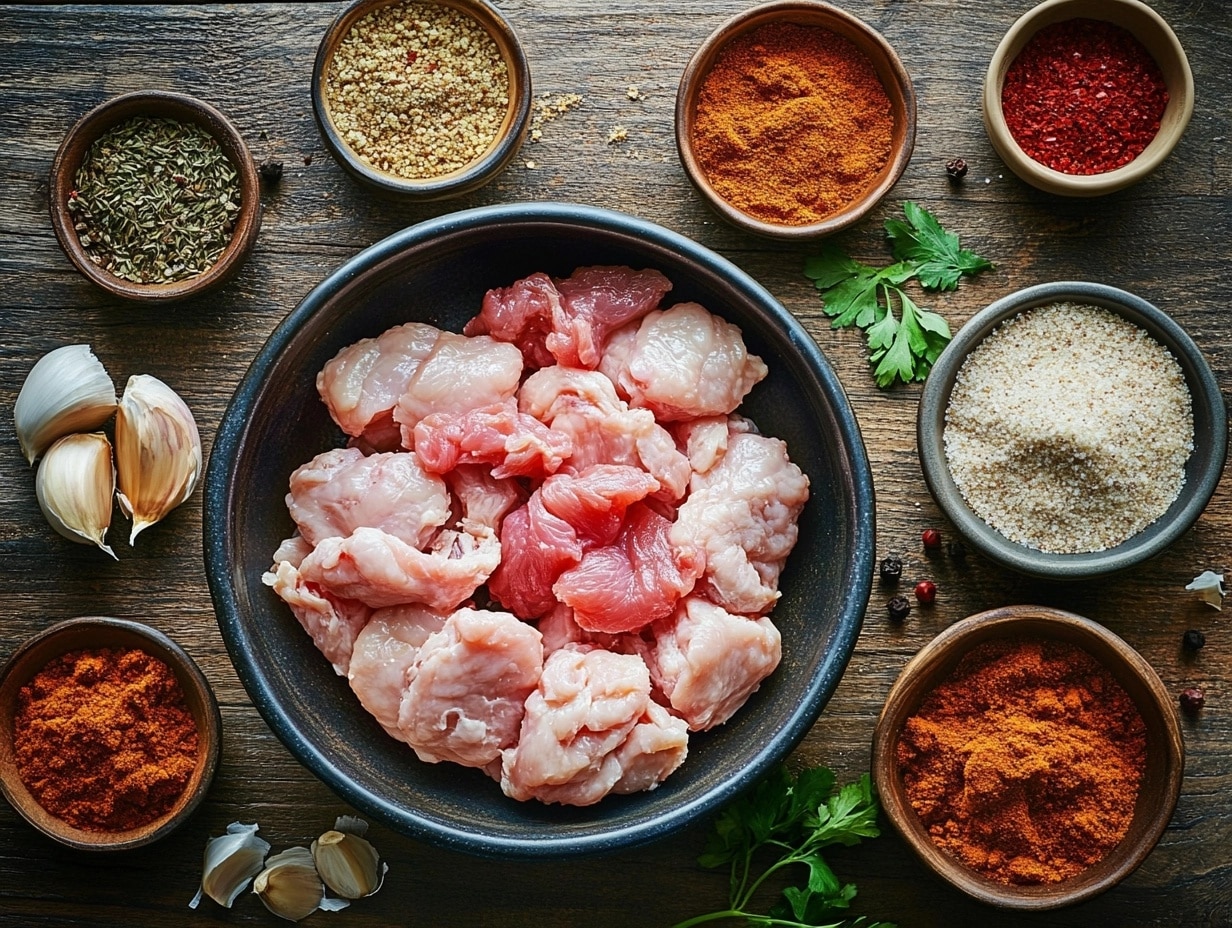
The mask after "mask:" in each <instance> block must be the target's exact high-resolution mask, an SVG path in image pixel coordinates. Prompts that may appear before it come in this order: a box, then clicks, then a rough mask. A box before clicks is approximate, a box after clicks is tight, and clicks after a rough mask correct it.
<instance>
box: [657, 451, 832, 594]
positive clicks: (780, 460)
mask: <svg viewBox="0 0 1232 928" xmlns="http://www.w3.org/2000/svg"><path fill="white" fill-rule="evenodd" d="M741 427H743V426H741ZM690 486H691V489H690V492H689V496H688V498H687V499H686V500H685V501H684V503H682V504H681V506H680V509H679V511H678V513H677V516H676V521H675V523H674V524H673V525H672V529H671V533H670V538H671V543H672V544H673V545H674V546H677V547H679V548H682V549H687V550H693V551H700V552H702V556H703V557H704V560H705V573H704V575H703V582H699V584H698V588H699V590H702V591H704V593H705V595H706V596H707V597H708V598H710V599H712V600H713V601H714V602H715V603H717V604H718V605H720V606H723V607H724V608H725V609H727V610H729V611H731V612H740V613H745V614H748V615H760V614H762V613H765V612H768V611H769V610H770V609H772V608H773V607H774V604H775V602H777V601H778V598H779V592H778V580H779V574H780V573H781V572H782V569H783V564H784V562H785V561H786V560H787V555H788V554H790V553H791V549H792V548H793V547H794V546H795V544H796V539H797V537H798V536H799V529H798V527H797V525H796V520H797V518H798V517H799V515H800V511H801V510H802V509H803V508H804V504H805V502H807V500H808V487H809V482H808V477H807V476H805V475H804V473H803V472H802V471H801V470H800V468H799V467H797V466H796V465H795V464H793V463H792V462H791V460H790V459H789V458H788V456H787V446H786V445H785V444H784V443H783V442H782V441H780V440H779V439H777V438H767V437H765V436H763V435H757V434H755V433H752V432H743V431H742V432H736V431H731V432H729V435H728V440H727V449H726V451H725V452H724V454H723V456H722V458H721V459H720V460H719V462H718V463H717V464H716V465H714V466H713V467H711V468H710V469H709V470H708V471H706V472H705V473H704V474H694V476H693V479H692V480H691V481H690Z"/></svg>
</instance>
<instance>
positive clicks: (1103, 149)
mask: <svg viewBox="0 0 1232 928" xmlns="http://www.w3.org/2000/svg"><path fill="white" fill-rule="evenodd" d="M1193 101H1194V82H1193V73H1192V71H1191V70H1190V68H1189V61H1188V59H1187V58H1186V57H1185V49H1184V48H1182V46H1181V43H1180V40H1179V39H1177V37H1176V33H1174V32H1173V31H1172V29H1171V27H1170V26H1169V25H1168V23H1167V22H1166V21H1165V20H1164V19H1163V17H1161V16H1160V15H1159V14H1158V13H1157V12H1155V11H1154V10H1153V9H1151V8H1150V7H1149V6H1147V5H1146V4H1145V3H1142V2H1140V0H1045V2H1043V3H1041V4H1039V5H1038V6H1036V7H1034V8H1032V9H1031V10H1029V11H1027V12H1026V13H1025V14H1023V15H1022V16H1021V17H1020V18H1019V19H1018V20H1017V21H1016V22H1015V23H1014V24H1013V25H1012V26H1011V27H1010V29H1009V31H1008V32H1006V34H1005V36H1004V38H1003V39H1002V40H1001V43H1000V45H998V46H997V50H996V52H995V53H994V54H993V57H992V61H991V62H990V63H989V66H988V72H987V74H986V76H985V78H984V100H983V102H984V127H985V129H986V130H987V132H988V138H989V140H990V141H991V142H992V145H993V148H995V149H996V151H997V154H999V155H1000V156H1001V159H1002V160H1003V161H1004V162H1005V164H1006V166H1007V167H1009V169H1010V170H1011V171H1013V172H1014V173H1015V174H1017V175H1018V176H1019V177H1020V178H1022V179H1023V180H1024V181H1026V182H1027V183H1029V184H1031V185H1032V186H1034V187H1037V188H1039V189H1040V190H1043V191H1046V192H1048V193H1054V194H1059V195H1062V196H1075V197H1094V196H1101V195H1103V194H1107V193H1112V192H1114V191H1117V190H1122V189H1124V188H1126V187H1129V186H1130V185H1132V184H1136V183H1138V182H1139V181H1141V180H1142V179H1143V178H1145V177H1146V176H1147V175H1149V174H1150V173H1151V172H1153V171H1154V170H1155V169H1156V168H1158V167H1159V166H1160V164H1161V163H1162V162H1163V161H1164V159H1166V158H1167V157H1168V155H1169V154H1170V153H1171V152H1172V150H1173V149H1174V148H1175V147H1176V144H1177V142H1179V141H1180V138H1181V136H1182V134H1183V133H1184V132H1185V127H1186V126H1187V125H1188V124H1189V119H1190V116H1191V115H1192V114H1193Z"/></svg>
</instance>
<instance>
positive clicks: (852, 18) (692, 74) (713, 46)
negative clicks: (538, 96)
mask: <svg viewBox="0 0 1232 928" xmlns="http://www.w3.org/2000/svg"><path fill="white" fill-rule="evenodd" d="M793 15H795V16H806V17H809V18H817V19H818V20H819V21H818V22H816V23H813V24H814V25H818V26H820V27H821V28H826V29H830V31H832V32H836V33H837V34H839V35H844V36H845V35H846V33H847V32H851V33H856V34H859V35H861V36H862V37H864V39H865V40H866V41H867V42H868V44H869V45H870V47H872V48H875V49H877V50H878V51H879V52H880V53H881V56H882V60H881V61H877V60H874V58H873V56H872V55H867V53H866V55H867V57H868V58H869V60H870V62H871V63H872V64H873V66H874V68H876V70H877V73H878V76H879V77H880V78H881V82H882V84H883V85H884V86H885V89H886V94H887V96H889V97H891V105H892V106H893V97H894V95H895V94H896V93H897V95H899V96H901V97H902V100H903V108H902V109H903V114H902V123H903V142H902V144H901V145H900V146H898V147H897V148H895V149H894V150H893V151H892V152H891V157H890V161H889V164H888V165H887V167H886V169H885V170H884V172H883V176H882V178H881V180H880V181H879V182H878V183H877V184H876V185H874V186H872V187H870V188H869V189H868V190H867V191H866V192H865V194H864V196H863V197H861V198H860V199H859V200H856V201H853V202H852V203H850V204H848V206H846V207H845V208H843V209H842V210H840V211H838V212H836V213H832V214H831V215H829V216H827V217H826V218H824V219H822V220H820V221H818V222H812V223H807V224H805V225H798V226H789V225H782V224H777V223H772V222H765V221H763V220H761V219H758V218H756V217H755V216H751V215H749V214H748V213H745V212H743V211H742V210H739V209H736V207H734V206H732V205H731V204H730V203H728V202H727V201H726V200H724V199H723V198H722V197H721V196H719V195H718V193H716V192H715V191H714V189H713V188H712V187H711V186H710V184H709V182H708V181H707V180H706V174H705V171H703V170H702V167H701V165H700V164H699V163H698V161H697V158H696V156H695V155H694V153H693V143H692V139H691V137H690V131H689V130H690V129H691V127H692V123H693V117H692V113H691V105H692V100H693V97H694V96H695V93H694V94H690V93H688V91H689V89H690V88H693V89H694V90H695V91H696V89H697V88H698V87H700V85H701V82H702V80H703V78H704V77H705V76H706V75H707V74H708V73H709V71H710V68H711V67H712V66H713V63H714V59H715V58H716V57H717V55H718V54H719V52H720V51H721V50H722V49H723V47H724V46H726V45H727V44H728V43H729V42H730V41H731V40H732V39H734V38H736V37H737V36H739V35H740V34H742V33H744V32H747V31H751V30H752V29H756V28H758V27H759V26H763V25H767V24H769V23H771V22H784V21H786V22H790V21H792V20H791V17H792V16H793ZM822 19H824V20H826V21H828V22H829V23H833V24H836V25H838V26H839V27H840V28H839V29H835V28H833V27H832V26H830V25H827V24H825V23H822V22H820V20H822ZM883 65H884V68H883ZM883 70H884V72H885V73H883ZM894 110H895V113H896V114H897V107H894ZM916 121H917V116H916V94H915V87H914V86H913V84H912V82H911V76H910V74H909V73H908V72H907V68H906V66H905V65H904V64H903V61H902V59H901V58H900V57H899V55H898V52H897V51H895V49H894V46H892V45H891V44H890V42H889V40H888V39H886V37H885V36H884V35H882V34H881V33H880V32H879V31H878V30H877V29H875V28H873V27H872V26H871V25H869V24H868V23H867V22H865V21H864V20H862V19H860V18H859V17H858V16H856V15H855V14H853V13H850V12H848V11H847V10H844V9H841V8H839V7H837V6H833V5H832V4H830V3H826V2H824V0H770V2H768V3H762V4H759V5H757V6H754V7H751V8H749V9H747V10H744V11H743V12H740V13H736V14H735V15H733V16H731V17H729V18H728V19H727V20H725V21H724V22H722V23H720V24H719V26H718V27H717V28H716V29H715V30H714V31H713V32H711V33H710V35H709V36H707V37H706V39H705V40H704V41H703V42H702V44H701V45H700V46H699V47H698V48H697V50H696V51H695V52H694V53H693V54H692V56H691V57H690V58H689V62H688V64H687V65H686V66H685V69H684V72H683V73H682V74H681V76H680V83H679V85H678V86H677V89H676V107H675V135H676V153H677V155H678V156H679V158H680V163H681V166H682V167H683V168H684V172H685V174H686V175H687V176H688V178H689V180H690V181H691V182H692V185H693V187H694V188H695V189H696V190H697V191H698V193H699V194H700V195H701V197H702V199H703V200H704V201H705V202H706V203H707V204H708V205H709V206H710V207H711V209H713V210H714V211H715V212H717V213H718V214H719V215H720V216H721V217H723V218H724V219H725V220H727V221H728V222H729V223H731V224H732V225H733V226H735V227H736V228H738V229H742V230H744V231H746V232H751V233H753V234H755V235H760V236H762V237H764V238H770V239H776V240H779V241H792V242H801V241H808V240H812V239H817V238H821V237H823V236H827V235H832V234H834V233H835V232H838V231H840V230H842V229H845V228H847V227H848V226H851V225H853V224H855V223H856V222H859V221H860V220H861V219H863V218H864V216H866V215H867V214H868V213H869V211H870V210H872V209H873V207H875V206H876V205H877V203H879V202H880V201H881V200H882V199H883V198H884V197H885V196H886V194H888V193H889V192H890V190H891V189H892V188H893V187H894V185H895V184H897V183H898V181H899V179H900V178H901V177H902V175H903V172H904V171H905V170H906V169H907V164H908V163H909V162H910V161H911V156H912V154H913V153H914V150H915V136H916Z"/></svg>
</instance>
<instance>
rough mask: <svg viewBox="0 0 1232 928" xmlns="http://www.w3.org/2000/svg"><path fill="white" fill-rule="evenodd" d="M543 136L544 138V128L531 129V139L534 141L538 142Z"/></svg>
mask: <svg viewBox="0 0 1232 928" xmlns="http://www.w3.org/2000/svg"><path fill="white" fill-rule="evenodd" d="M541 138H543V130H542V129H531V130H530V140H531V141H532V142H537V141H539V140H540V139H541Z"/></svg>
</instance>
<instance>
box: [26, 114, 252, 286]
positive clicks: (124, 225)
mask: <svg viewBox="0 0 1232 928" xmlns="http://www.w3.org/2000/svg"><path fill="white" fill-rule="evenodd" d="M49 196H50V208H51V221H52V226H53V227H54V229H55V233H56V238H57V239H58V240H59V242H60V246H61V247H62V248H63V249H64V253H65V254H66V255H68V258H69V260H70V261H72V262H73V264H74V265H75V266H76V267H77V269H78V270H79V271H81V273H82V274H84V275H85V276H86V277H87V278H88V279H89V280H91V281H93V282H94V283H95V284H97V285H98V286H99V287H101V288H102V289H104V290H106V291H107V292H108V293H111V294H113V295H115V296H119V297H123V298H126V299H130V300H140V301H154V302H160V303H167V302H171V301H175V300H181V299H186V298H188V297H191V296H197V295H200V294H202V293H205V292H207V291H210V290H213V289H215V288H216V287H218V286H220V285H222V284H223V283H225V282H226V281H228V280H230V279H231V278H232V277H233V276H234V275H235V273H236V272H237V271H238V270H239V268H240V266H241V265H242V264H243V262H244V260H245V259H246V258H247V256H248V253H249V252H250V251H251V250H252V246H253V244H254V243H255V242H256V238H257V231H258V229H259V228H260V226H261V198H260V182H259V177H258V173H257V169H256V165H255V164H254V162H253V158H252V154H251V153H250V152H249V150H248V146H247V145H246V144H245V142H244V139H243V137H242V136H241V135H240V133H239V131H238V130H237V129H236V127H235V126H234V125H233V124H232V123H231V121H230V120H229V119H227V117H226V116H224V115H223V114H222V113H221V112H219V111H218V110H217V109H215V108H214V107H213V106H211V105H209V104H208V103H205V102H203V101H201V100H197V99H195V98H193V97H191V96H188V95H186V94H181V93H171V92H163V91H139V92H135V93H127V94H122V95H120V96H118V97H114V98H112V99H110V100H108V101H106V102H104V103H102V104H100V105H99V106H97V107H95V108H94V109H92V110H90V111H89V112H88V113H86V114H85V115H84V116H82V117H81V118H80V119H79V120H78V121H77V122H76V123H75V124H74V125H73V126H72V128H71V129H69V131H68V134H67V135H65V137H64V141H63V142H61V144H60V148H59V150H58V151H57V152H56V156H55V159H54V160H53V162H52V166H51V183H50V195H49Z"/></svg>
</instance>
